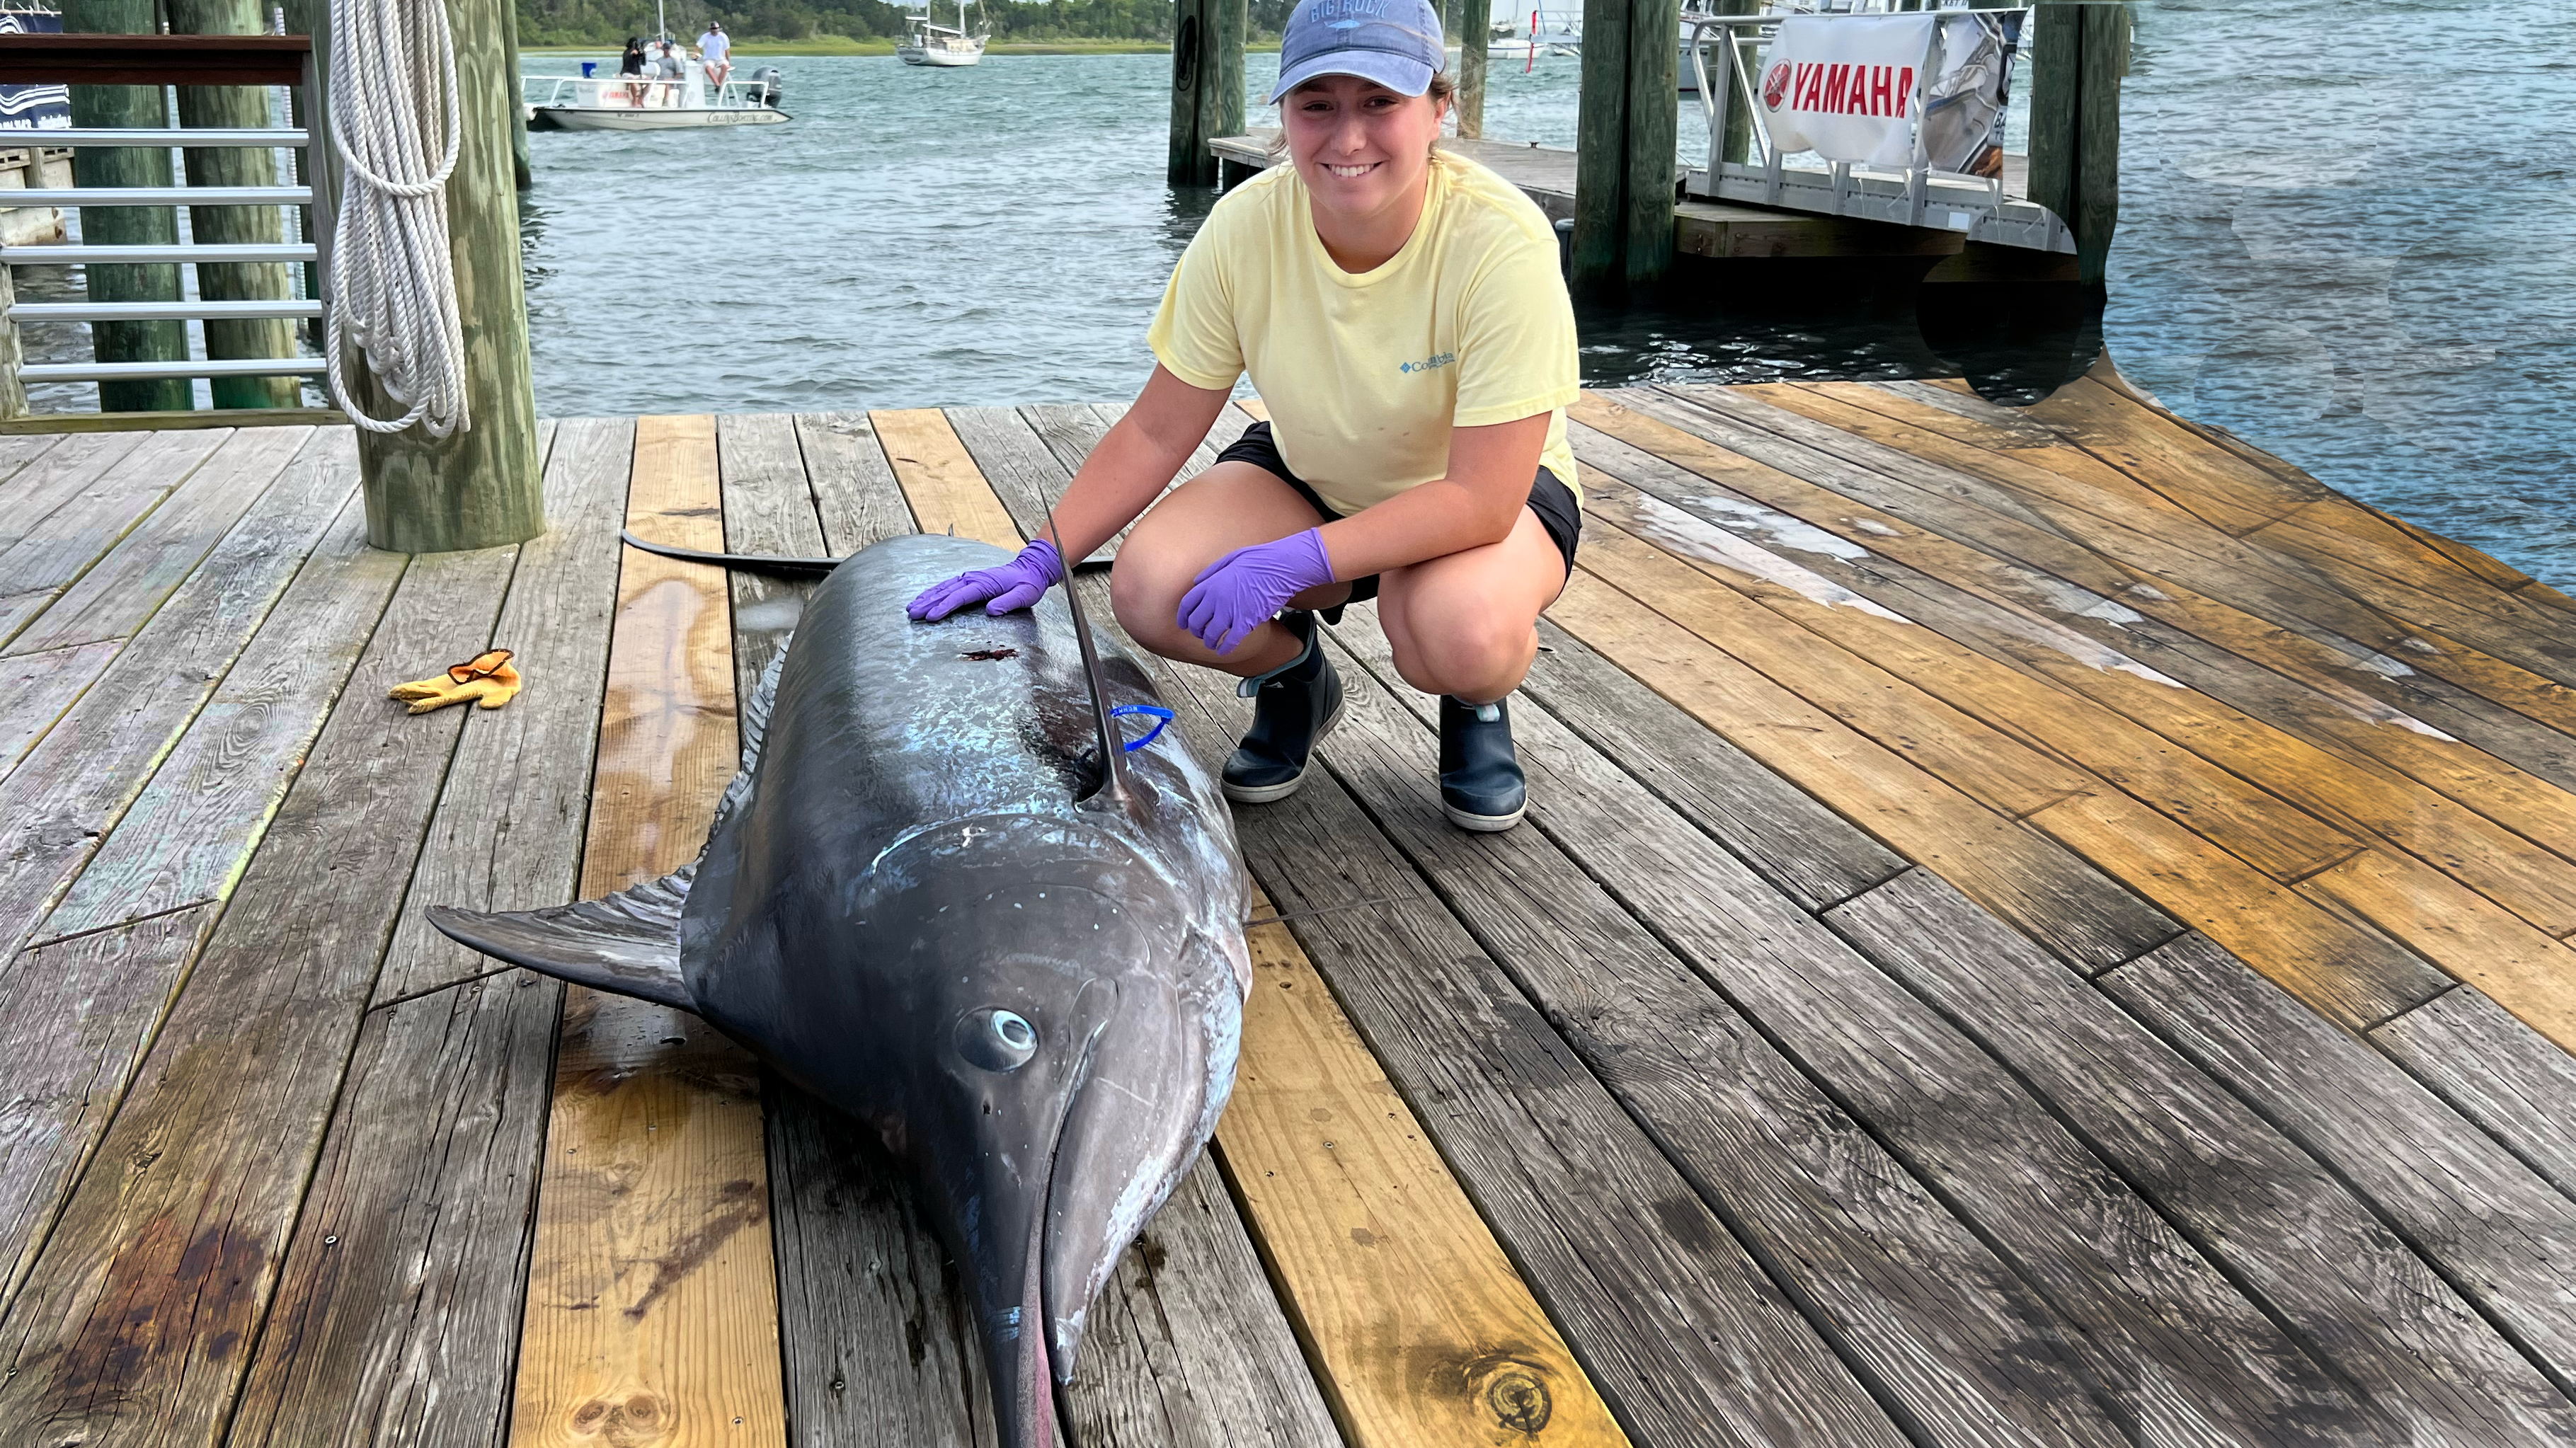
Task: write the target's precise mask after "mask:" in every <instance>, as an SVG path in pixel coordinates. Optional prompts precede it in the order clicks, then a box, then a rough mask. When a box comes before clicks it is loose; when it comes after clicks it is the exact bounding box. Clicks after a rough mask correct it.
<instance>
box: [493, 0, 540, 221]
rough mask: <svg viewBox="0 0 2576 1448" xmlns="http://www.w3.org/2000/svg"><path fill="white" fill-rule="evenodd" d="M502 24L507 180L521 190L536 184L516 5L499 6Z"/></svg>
mask: <svg viewBox="0 0 2576 1448" xmlns="http://www.w3.org/2000/svg"><path fill="white" fill-rule="evenodd" d="M501 24H502V25H503V26H504V27H505V30H504V35H505V37H506V39H507V40H508V42H509V48H510V179H511V181H512V182H513V183H514V184H516V185H517V186H518V188H519V189H520V190H522V191H525V190H527V189H528V188H529V187H531V186H534V185H536V184H537V170H536V164H535V163H534V162H533V161H531V160H529V158H528V108H527V107H526V106H525V105H523V104H521V103H520V101H521V99H522V97H524V96H525V95H526V93H527V87H526V86H524V85H521V84H520V83H519V7H518V5H517V4H516V3H515V0H513V3H511V4H508V5H504V6H502V7H501Z"/></svg>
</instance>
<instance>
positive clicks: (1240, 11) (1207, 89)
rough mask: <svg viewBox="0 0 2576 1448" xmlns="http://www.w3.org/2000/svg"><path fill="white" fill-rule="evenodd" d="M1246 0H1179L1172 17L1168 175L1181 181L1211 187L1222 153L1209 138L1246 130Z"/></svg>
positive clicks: (1190, 184) (1176, 183)
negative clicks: (1216, 153) (1212, 147)
mask: <svg viewBox="0 0 2576 1448" xmlns="http://www.w3.org/2000/svg"><path fill="white" fill-rule="evenodd" d="M1250 24H1251V20H1250V17H1249V16H1248V15H1247V13H1246V10H1245V5H1244V0H1179V6H1178V10H1177V12H1176V13H1175V14H1174V16H1173V19H1172V148H1171V163H1170V165H1169V166H1168V167H1167V168H1166V170H1165V172H1164V174H1165V176H1166V177H1167V179H1169V180H1170V181H1171V183H1172V184H1173V185H1175V186H1210V185H1214V184H1215V183H1216V182H1217V180H1218V171H1219V169H1220V168H1219V165H1218V162H1217V158H1216V157H1215V156H1214V155H1212V154H1210V152H1209V151H1208V142H1210V141H1213V140H1215V139H1216V138H1217V137H1219V136H1239V135H1241V134H1243V36H1244V31H1245V30H1246V28H1248V27H1249V25H1250Z"/></svg>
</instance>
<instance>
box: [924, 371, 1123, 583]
mask: <svg viewBox="0 0 2576 1448" xmlns="http://www.w3.org/2000/svg"><path fill="white" fill-rule="evenodd" d="M945 415H946V417H947V418H948V425H949V426H950V427H951V428H953V429H955V430H956V433H957V440H958V441H959V442H961V443H963V444H965V446H966V451H967V454H968V455H969V456H970V457H972V458H973V459H974V460H975V466H976V468H977V469H978V470H979V471H981V472H982V473H983V475H984V481H985V483H986V484H987V485H988V486H990V487H991V488H992V490H993V492H994V494H995V495H996V496H998V497H999V498H1000V499H1001V500H1002V507H1003V508H1004V509H1005V510H1006V511H1008V512H1009V514H1010V515H1011V518H1012V521H1013V524H1014V526H1015V527H1016V529H1017V531H1018V532H1019V533H1021V534H1022V535H1023V536H1025V535H1027V534H1028V533H1029V532H1030V531H1031V530H1030V529H1029V528H1028V527H1027V525H1026V522H1025V521H1024V520H1027V519H1030V518H1044V517H1045V516H1046V513H1047V510H1048V509H1049V508H1052V507H1054V506H1055V500H1056V499H1057V498H1060V497H1062V496H1063V495H1064V489H1065V484H1067V483H1069V482H1071V481H1073V475H1072V473H1071V472H1069V471H1067V470H1066V468H1065V466H1064V464H1062V463H1060V462H1058V461H1056V458H1055V454H1054V453H1052V452H1050V451H1048V450H1047V446H1046V442H1045V440H1044V439H1042V438H1040V437H1039V436H1038V435H1037V432H1036V430H1035V429H1033V428H1031V427H1030V426H1029V424H1028V421H1027V419H1025V418H1023V417H1021V416H1020V414H1019V413H1017V412H1015V411H1013V410H1012V409H1010V408H1007V407H951V408H947V409H945ZM1102 556H1103V555H1102V554H1101V553H1094V554H1092V555H1091V558H1090V559H1080V558H1078V559H1075V560H1073V562H1074V563H1075V564H1076V565H1077V566H1079V565H1080V564H1082V563H1084V562H1088V561H1091V559H1099V558H1101V557H1102Z"/></svg>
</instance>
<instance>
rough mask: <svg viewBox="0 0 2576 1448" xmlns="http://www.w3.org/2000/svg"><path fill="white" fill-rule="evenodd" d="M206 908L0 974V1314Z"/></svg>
mask: <svg viewBox="0 0 2576 1448" xmlns="http://www.w3.org/2000/svg"><path fill="white" fill-rule="evenodd" d="M215 913H216V911H215V907H214V906H213V905H211V904H207V905H198V906H193V907H191V908H189V909H186V910H182V911H178V912H176V913H174V914H169V915H162V916H158V917H155V918H153V919H150V920H144V921H139V922H137V923H135V924H132V925H127V926H122V927H119V928H117V929H113V930H102V931H99V932H98V933H96V934H92V935H81V936H75V937H73V938H72V939H69V940H61V941H56V942H54V943H53V944H51V945H43V946H38V947H36V948H35V949H33V950H29V951H27V952H25V953H24V954H22V955H20V956H19V957H18V959H17V962H16V964H15V966H14V968H13V969H11V970H10V971H9V973H8V974H7V975H6V976H0V1059H6V1060H7V1061H8V1063H9V1070H8V1074H7V1079H6V1083H5V1084H0V1315H5V1314H6V1313H7V1311H8V1307H9V1303H10V1301H11V1300H12V1299H14V1298H15V1297H16V1296H17V1293H18V1287H19V1284H20V1283H22V1282H23V1281H24V1280H25V1279H26V1274H27V1272H28V1270H29V1269H30V1268H31V1267H33V1266H34V1265H35V1260H36V1250H37V1248H39V1247H40V1246H42V1245H43V1243H44V1239H45V1234H46V1233H47V1232H48V1231H50V1230H51V1229H52V1227H53V1221H54V1215H55V1213H56V1212H58V1211H59V1210H60V1209H61V1207H62V1199H63V1196H64V1194H65V1193H66V1192H67V1191H68V1190H69V1189H70V1186H71V1183H72V1181H73V1180H74V1178H76V1177H77V1176H78V1175H79V1173H80V1170H81V1165H82V1163H83V1162H84V1161H86V1160H87V1159H88V1156H89V1153H90V1150H91V1148H93V1147H95V1146H96V1145H97V1144H98V1138H99V1136H100V1135H101V1134H102V1133H104V1132H105V1131H106V1130H107V1123H108V1121H109V1119H110V1118H112V1117H113V1116H114V1115H115V1113H116V1105H117V1103H118V1102H119V1101H121V1100H123V1099H124V1095H125V1084H126V1082H127V1081H129V1080H130V1079H131V1078H132V1073H133V1070H134V1064H135V1062H136V1061H137V1060H139V1059H140V1058H141V1057H142V1055H143V1049H144V1047H145V1046H146V1045H148V1044H149V1043H150V1039H151V1029H152V1025H153V1023H154V1022H155V1021H157V1020H159V1019H160V1016H161V1012H162V1010H163V1009H164V1008H165V1007H167V1006H168V1005H169V998H170V991H171V988H172V987H173V986H174V985H176V984H177V982H178V980H179V978H180V976H181V975H182V974H183V973H184V972H185V971H186V969H187V965H188V960H189V958H190V957H191V956H192V955H194V954H195V953H196V949H197V942H198V940H199V939H200V938H201V937H202V936H203V934H204V932H205V930H206V927H207V926H209V925H211V924H213V923H214V918H215Z"/></svg>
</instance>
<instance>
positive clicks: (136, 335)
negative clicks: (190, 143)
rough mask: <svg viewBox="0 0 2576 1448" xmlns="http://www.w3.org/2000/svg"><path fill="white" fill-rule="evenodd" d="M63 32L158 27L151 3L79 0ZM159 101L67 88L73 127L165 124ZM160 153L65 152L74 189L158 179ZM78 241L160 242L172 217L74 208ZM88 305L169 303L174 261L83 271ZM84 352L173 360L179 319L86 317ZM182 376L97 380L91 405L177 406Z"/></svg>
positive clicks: (181, 337) (171, 231)
mask: <svg viewBox="0 0 2576 1448" xmlns="http://www.w3.org/2000/svg"><path fill="white" fill-rule="evenodd" d="M63 29H65V30H67V31H76V32H80V33H83V34H90V35H150V34H153V33H155V32H157V31H158V30H159V29H160V25H159V23H158V21H157V20H156V18H155V12H154V5H153V0H79V3H77V4H73V5H69V6H66V7H65V8H64V14H63ZM168 107H169V99H168V97H167V95H166V94H165V93H164V91H163V90H162V88H161V87H159V86H157V85H76V86H73V87H72V124H73V125H75V126H82V127H90V126H114V127H135V126H166V125H168V124H170V112H169V109H168ZM172 179H173V178H172V177H171V174H170V153H169V152H168V151H166V150H163V149H161V148H160V147H158V146H135V147H121V146H120V147H100V146H83V147H81V148H80V149H79V150H78V151H77V152H75V153H73V156H72V184H73V185H75V186H168V185H170V184H172ZM80 227H81V240H82V241H83V242H86V243H87V244H89V245H91V246H169V245H172V244H174V243H176V242H177V241H178V240H179V214H178V212H177V211H175V210H173V209H172V208H170V207H167V206H84V207H82V208H81V210H80ZM84 270H85V274H86V275H87V277H88V280H89V299H90V300H91V301H93V302H175V301H177V300H179V268H178V267H177V266H176V265H152V266H91V267H88V268H85V269H84ZM89 333H90V349H91V352H92V354H93V355H94V356H96V357H97V359H98V360H99V361H101V362H179V361H185V360H186V359H187V356H188V324H187V323H185V322H93V323H91V324H90V329H89ZM193 396H194V393H193V389H191V388H190V387H189V385H188V380H187V379H186V378H184V377H172V378H160V379H155V380H153V381H149V382H102V383H100V384H99V385H98V409H99V411H101V412H182V411H186V410H187V409H188V408H190V407H192V406H194V405H195V403H194V401H193Z"/></svg>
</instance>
